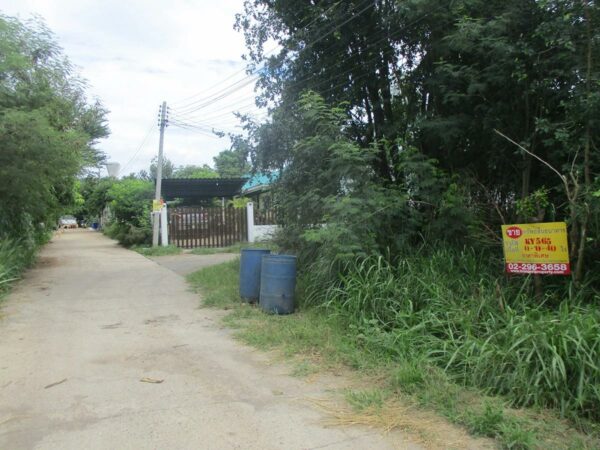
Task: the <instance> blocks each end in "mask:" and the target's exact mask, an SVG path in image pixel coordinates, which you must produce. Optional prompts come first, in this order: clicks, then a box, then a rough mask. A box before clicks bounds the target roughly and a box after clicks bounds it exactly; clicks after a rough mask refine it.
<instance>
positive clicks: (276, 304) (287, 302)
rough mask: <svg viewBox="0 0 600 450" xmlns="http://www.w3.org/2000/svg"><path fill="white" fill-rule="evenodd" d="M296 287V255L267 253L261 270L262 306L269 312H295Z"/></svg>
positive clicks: (260, 302) (260, 301) (263, 258)
mask: <svg viewBox="0 0 600 450" xmlns="http://www.w3.org/2000/svg"><path fill="white" fill-rule="evenodd" d="M295 289H296V257H295V256H291V255H265V256H263V257H262V268H261V272H260V300H259V302H258V303H259V305H260V307H261V308H262V309H263V310H265V311H266V312H269V313H275V314H291V313H293V312H294V291H295Z"/></svg>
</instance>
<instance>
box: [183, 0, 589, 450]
mask: <svg viewBox="0 0 600 450" xmlns="http://www.w3.org/2000/svg"><path fill="white" fill-rule="evenodd" d="M596 3H597V2H594V1H582V2H562V1H554V0H548V1H508V2H507V1H500V0H492V1H488V2H479V1H454V2H439V1H437V0H402V1H387V0H381V1H376V2H369V3H368V4H365V3H364V2H361V1H358V0H357V1H348V2H335V1H324V2H320V3H319V4H318V5H305V4H301V3H292V2H286V1H279V0H277V1H273V2H271V1H269V2H267V1H264V0H253V1H248V2H245V4H244V13H243V14H240V15H238V21H237V25H236V26H237V28H238V29H239V30H240V31H241V32H243V33H244V35H245V38H246V42H247V45H248V55H247V57H248V58H249V60H250V61H251V62H252V63H253V64H254V65H255V67H262V68H264V69H262V70H260V71H258V73H257V76H258V78H259V82H258V84H257V86H258V98H257V101H258V102H263V103H266V104H269V105H272V107H271V109H270V112H271V114H270V120H269V121H268V122H266V123H255V122H253V121H252V120H251V118H249V117H242V120H243V121H244V126H245V129H246V130H247V131H248V133H249V134H248V135H247V136H246V137H239V138H238V140H234V145H237V147H238V148H239V149H245V150H246V151H247V152H248V154H249V157H250V158H251V160H252V162H253V167H254V170H255V171H257V172H272V171H278V173H280V176H279V178H278V179H277V181H276V182H275V183H274V184H273V185H272V199H273V203H274V205H275V207H276V209H277V217H278V218H279V220H280V223H281V225H282V226H283V228H282V231H281V233H280V234H279V235H278V236H277V237H276V239H275V242H276V244H277V245H278V247H279V249H280V250H281V251H284V252H290V253H293V254H295V255H297V256H298V267H299V278H300V282H299V291H298V298H299V304H300V313H299V314H297V315H295V316H293V317H286V318H278V317H267V316H263V315H261V314H260V313H258V311H256V310H255V309H253V308H249V307H242V306H239V307H234V312H233V313H232V314H231V315H230V316H229V317H228V319H227V321H228V322H229V323H230V324H232V325H234V326H238V327H241V328H240V334H241V336H242V337H243V338H244V339H245V340H246V341H247V342H250V343H253V344H256V345H259V346H264V345H268V344H267V343H268V342H272V343H273V345H275V344H276V343H277V342H280V343H281V345H283V347H284V349H287V351H289V352H290V353H295V352H301V353H303V354H311V352H317V353H318V354H319V355H329V356H328V357H327V358H326V359H331V360H333V361H336V362H341V363H343V364H344V365H347V366H349V367H352V368H355V369H357V370H359V371H366V372H365V373H369V374H370V373H371V372H370V371H375V372H377V371H379V370H381V371H383V380H385V381H383V384H382V385H381V386H379V385H377V386H375V388H374V389H377V390H379V389H382V390H383V391H381V392H375V393H371V394H372V395H371V394H370V393H368V392H364V393H363V394H356V395H354V394H350V395H349V397H348V399H349V401H350V402H351V403H352V402H354V403H356V404H361V403H372V404H374V405H375V406H377V405H378V404H382V403H384V400H383V399H384V398H385V399H387V398H388V397H387V395H388V394H386V393H390V392H391V393H393V395H396V394H398V395H409V396H410V398H412V399H416V400H417V401H418V402H419V403H420V404H422V405H426V406H431V407H433V408H434V409H436V410H438V411H440V412H442V413H443V414H444V415H446V416H447V417H449V418H450V419H451V420H453V421H457V422H459V423H461V424H463V425H465V426H466V427H467V428H469V429H470V430H471V431H473V432H475V433H478V434H484V435H488V436H493V437H496V438H497V439H499V441H500V442H501V443H502V444H503V445H504V446H505V447H507V448H531V447H536V448H570V447H574V448H578V447H580V448H586V447H587V448H595V447H598V427H599V424H600V415H599V414H600V340H599V331H600V314H599V312H598V302H599V301H600V276H599V274H600V177H599V176H598V174H599V173H600V159H599V158H598V155H599V154H600V153H599V152H598V151H597V150H598V142H599V141H598V133H597V129H598V126H599V123H598V118H599V117H600V97H599V96H598V95H597V92H598V89H599V88H600V84H599V83H600V46H599V45H598V43H599V42H600V35H599V31H598V30H600V9H599V8H598V5H597V4H596ZM270 41H275V42H277V43H278V45H279V46H280V47H279V48H280V50H279V51H278V53H277V54H276V55H271V54H270V52H264V45H265V43H266V42H270ZM554 221H556V222H565V223H566V224H567V227H568V239H569V244H568V245H569V255H570V264H571V275H570V276H552V277H551V276H539V275H537V276H531V275H513V276H509V275H506V274H505V273H504V264H503V259H502V257H503V255H502V235H501V225H503V224H519V223H539V222H554ZM223 267H228V270H230V271H234V270H235V269H234V267H233V266H223ZM215 270H217V269H215ZM210 273H211V272H210V271H204V272H201V273H200V274H198V275H197V277H198V278H193V281H194V282H197V283H200V284H202V285H203V286H204V287H203V289H205V290H206V291H205V292H206V295H207V298H206V301H207V303H208V304H220V303H222V302H226V301H227V299H229V302H230V303H231V302H232V301H233V299H235V298H236V293H235V289H236V288H235V285H236V281H235V279H234V274H233V273H231V274H230V280H231V283H232V285H233V286H231V287H229V288H225V287H223V286H221V285H222V284H223V282H222V280H223V278H222V277H220V280H221V281H220V284H219V285H218V286H217V285H212V284H211V281H210ZM202 274H204V275H202ZM203 277H207V278H203ZM211 286H213V287H211ZM227 289H229V291H227ZM233 303H235V302H233ZM227 307H228V308H230V307H231V306H230V305H229V306H227ZM371 378H372V379H379V378H377V377H374V376H373V377H371ZM376 384H377V383H376ZM567 424H568V425H567ZM561 433H564V435H563V436H562V438H561V437H560V436H559V435H560V434H561Z"/></svg>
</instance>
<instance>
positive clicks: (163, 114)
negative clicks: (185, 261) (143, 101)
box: [152, 102, 167, 247]
mask: <svg viewBox="0 0 600 450" xmlns="http://www.w3.org/2000/svg"><path fill="white" fill-rule="evenodd" d="M159 114H160V120H159V122H158V126H159V127H160V140H159V144H158V162H157V164H156V193H155V194H154V198H155V200H156V201H157V202H160V199H161V188H162V167H163V146H164V144H165V127H166V125H167V102H162V105H161V107H160V111H159ZM152 217H153V219H154V220H153V226H152V247H157V246H158V236H159V224H160V212H155V211H154V208H153V211H152Z"/></svg>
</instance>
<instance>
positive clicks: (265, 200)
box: [242, 172, 279, 210]
mask: <svg viewBox="0 0 600 450" xmlns="http://www.w3.org/2000/svg"><path fill="white" fill-rule="evenodd" d="M277 178H279V172H273V173H270V174H265V173H258V174H256V175H254V176H252V177H251V178H250V179H249V180H248V181H246V183H245V184H244V185H243V186H242V195H243V196H244V197H248V198H250V199H251V200H252V202H253V203H254V207H255V208H256V209H258V210H267V209H271V207H272V195H271V184H272V183H273V182H274V181H276V180H277Z"/></svg>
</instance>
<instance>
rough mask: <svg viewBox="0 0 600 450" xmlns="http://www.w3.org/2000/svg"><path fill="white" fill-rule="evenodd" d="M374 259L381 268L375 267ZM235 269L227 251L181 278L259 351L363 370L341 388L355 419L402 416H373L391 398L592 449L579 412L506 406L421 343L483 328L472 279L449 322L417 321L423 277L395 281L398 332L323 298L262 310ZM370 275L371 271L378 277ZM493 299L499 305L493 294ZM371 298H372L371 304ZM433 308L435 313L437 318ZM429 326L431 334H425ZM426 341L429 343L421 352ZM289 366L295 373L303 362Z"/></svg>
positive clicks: (514, 444) (520, 438)
mask: <svg viewBox="0 0 600 450" xmlns="http://www.w3.org/2000/svg"><path fill="white" fill-rule="evenodd" d="M381 267H382V269H381V270H383V267H384V266H383V265H382V266H381ZM405 267H406V269H407V270H406V272H405V273H413V274H414V273H421V272H419V271H417V270H416V268H414V267H410V266H405ZM411 270H412V272H411ZM238 273H239V260H236V261H232V262H228V263H224V264H221V265H218V266H213V267H209V268H206V269H203V270H201V271H199V272H196V273H195V274H192V275H190V276H189V277H188V280H189V281H190V283H192V285H193V286H195V287H196V288H198V289H200V290H201V291H202V294H203V297H204V302H203V304H204V305H205V306H215V307H219V308H222V309H230V310H231V312H230V313H229V314H228V315H227V316H226V317H225V319H224V321H225V323H226V325H227V326H229V327H231V328H233V329H234V330H235V332H234V334H235V336H236V337H237V338H239V339H241V340H242V341H244V342H245V343H247V344H249V345H252V346H254V347H257V348H259V349H263V350H274V349H277V350H279V351H280V352H281V354H282V355H284V356H290V357H297V356H298V355H301V361H307V360H308V361H311V360H312V361H314V365H313V367H319V369H320V370H327V369H331V370H339V368H343V367H346V368H351V369H352V370H353V371H355V373H357V374H358V375H359V377H363V378H364V380H365V381H364V382H363V383H362V386H363V387H362V388H360V389H352V390H350V391H346V394H345V397H346V400H347V401H348V402H349V404H351V405H354V407H353V408H352V409H353V410H355V411H356V408H363V411H362V412H360V415H361V416H364V417H363V418H362V419H361V420H362V421H361V422H360V423H367V422H369V421H373V423H380V424H381V425H382V426H384V427H389V426H392V427H394V426H396V425H398V424H402V423H403V419H402V418H396V419H393V418H390V417H387V418H386V420H385V424H384V423H383V422H382V420H383V419H382V417H380V416H382V414H383V413H382V412H381V411H380V412H377V408H378V406H377V405H384V406H385V412H386V414H387V413H388V411H389V410H394V411H397V412H398V411H401V410H402V408H399V407H398V406H394V407H393V408H391V409H390V405H393V404H394V402H400V403H402V404H418V405H420V406H421V407H424V408H426V409H431V410H433V411H436V412H437V413H438V414H441V415H442V416H444V417H446V418H448V419H449V420H450V421H451V422H454V423H456V424H459V425H462V426H464V427H466V428H467V429H468V430H469V431H470V432H471V433H473V434H476V435H482V436H489V437H493V438H494V439H496V441H497V442H498V443H499V444H500V445H501V446H502V447H503V448H514V449H528V448H578V449H592V448H597V447H598V446H600V438H599V436H598V434H597V433H596V432H595V428H594V427H595V426H594V425H593V423H591V422H589V421H584V423H586V424H588V425H589V426H588V429H586V430H585V431H586V432H587V433H588V434H586V433H582V432H580V431H577V430H576V429H574V428H573V427H572V425H570V424H569V423H567V422H566V421H565V420H562V419H560V418H559V417H558V416H557V414H556V413H554V412H552V411H551V410H544V409H542V408H538V409H537V410H535V409H518V410H516V409H513V408H511V406H510V404H511V402H510V401H507V400H506V398H507V397H494V396H488V395H486V393H485V392H482V391H481V390H477V389H475V388H466V387H464V386H462V384H463V383H464V378H463V377H460V376H457V374H456V373H454V372H453V371H445V370H444V367H443V365H440V364H439V359H438V358H441V356H440V353H439V351H438V350H437V349H438V348H439V347H435V346H434V347H430V346H431V345H432V343H434V342H436V341H437V340H442V339H445V338H447V337H448V335H452V333H456V330H463V329H468V330H470V332H471V334H472V335H475V331H477V330H485V329H486V328H485V327H478V326H476V325H477V324H476V323H474V318H476V317H479V318H481V317H483V318H484V319H485V318H486V317H487V315H488V313H487V312H486V308H487V307H482V306H481V303H482V302H485V301H489V299H484V298H483V297H482V295H483V294H482V289H483V288H485V287H486V284H485V283H477V284H476V286H478V287H477V288H476V289H475V290H474V295H475V296H476V298H479V299H480V301H479V302H478V303H477V308H476V309H475V311H467V315H468V316H470V317H471V319H470V320H466V319H464V320H465V322H464V323H463V324H462V325H461V327H458V326H456V325H455V324H453V322H452V321H451V319H452V318H453V317H456V315H457V314H458V312H457V311H446V313H445V315H443V316H442V317H445V318H446V326H445V327H444V326H442V325H441V324H437V326H436V327H433V328H432V330H428V329H427V326H428V323H427V322H426V324H425V326H423V325H420V324H419V320H423V316H422V315H419V314H418V312H419V311H420V310H418V309H417V308H416V305H417V301H419V302H421V303H419V305H421V310H422V309H423V307H422V305H427V303H428V302H431V301H433V300H435V298H434V297H433V295H431V293H432V292H435V289H434V288H431V287H430V286H426V283H425V279H422V280H421V281H422V282H421V283H419V285H418V286H417V287H416V288H415V289H413V290H404V291H402V290H400V292H403V295H404V297H400V298H399V299H398V302H400V301H404V302H405V304H406V305H409V306H408V308H409V309H408V311H411V312H412V314H414V315H415V316H416V317H410V315H409V314H408V312H407V310H402V309H400V308H398V309H397V315H398V317H399V318H400V319H401V320H403V321H404V323H405V324H406V326H407V328H406V329H405V330H404V332H403V333H399V332H398V331H400V330H398V328H397V327H395V326H390V324H389V323H382V322H380V321H379V320H378V319H375V318H367V317H365V316H362V317H361V315H360V314H358V311H354V312H352V313H350V314H344V310H343V309H341V308H337V307H333V305H331V304H323V305H321V306H318V307H315V306H311V307H306V306H303V303H302V302H301V304H300V305H299V309H298V312H297V313H296V314H293V315H289V316H271V315H266V314H263V313H262V312H261V311H260V309H259V308H257V307H255V306H251V305H248V304H243V303H241V302H240V301H239V295H238V283H239V278H238ZM371 276H373V271H371ZM365 279H366V280H367V278H365ZM370 279H372V278H368V280H370ZM374 279H375V281H377V280H378V278H377V277H374ZM386 279H387V275H385V276H384V280H386ZM465 282H466V281H465V280H462V281H460V280H458V281H457V280H453V281H452V282H451V284H453V285H454V286H456V285H458V284H460V283H465ZM386 283H388V282H387V281H386V282H384V283H382V286H381V290H383V291H386V290H389V289H390V287H389V284H386ZM482 286H483V288H482ZM368 289H370V291H369V292H371V294H370V295H372V294H373V292H374V293H375V294H376V293H377V292H378V291H377V289H379V287H377V288H376V289H373V288H372V287H369V288H368ZM355 292H363V291H361V288H360V286H359V284H356V290H355ZM440 292H443V293H444V295H450V293H451V292H452V294H451V295H452V297H449V298H450V299H455V298H456V297H457V296H459V295H460V292H453V291H452V290H450V289H448V288H447V286H446V287H445V288H444V287H442V288H440ZM410 295H414V297H412V298H411V297H409V296H410ZM471 301H472V299H471ZM466 303H467V302H466V301H465V302H463V303H460V304H462V305H465V304H466ZM364 304H369V303H368V300H367V299H364ZM396 304H397V303H396ZM493 305H494V306H493V307H498V302H497V301H496V299H494V302H493ZM378 307H379V305H373V308H378ZM456 307H457V306H456ZM490 307H491V306H490ZM453 308H454V306H453ZM515 309H516V307H515ZM375 310H377V309H375ZM432 317H436V319H435V320H438V321H440V322H441V321H442V318H441V317H438V316H435V315H432ZM354 318H358V319H359V320H355V319H354ZM490 320H491V319H490ZM494 320H497V319H494ZM502 323H504V322H502ZM431 331H433V332H434V333H436V334H435V335H431V334H430V333H431ZM458 341H459V342H462V341H460V340H458ZM428 348H429V351H425V350H426V349H428ZM295 372H296V373H295V374H296V375H301V372H302V370H299V371H295ZM298 372H300V373H298ZM457 381H459V382H460V383H457ZM390 402H391V403H390ZM382 411H383V410H382ZM353 414H354V415H352V414H351V413H347V414H344V415H343V417H340V418H339V420H340V423H349V422H350V421H352V420H355V419H356V417H355V416H356V414H358V412H356V413H353ZM369 423H370V422H369ZM390 424H392V425H390ZM393 424H396V425H393ZM590 424H591V425H590Z"/></svg>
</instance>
